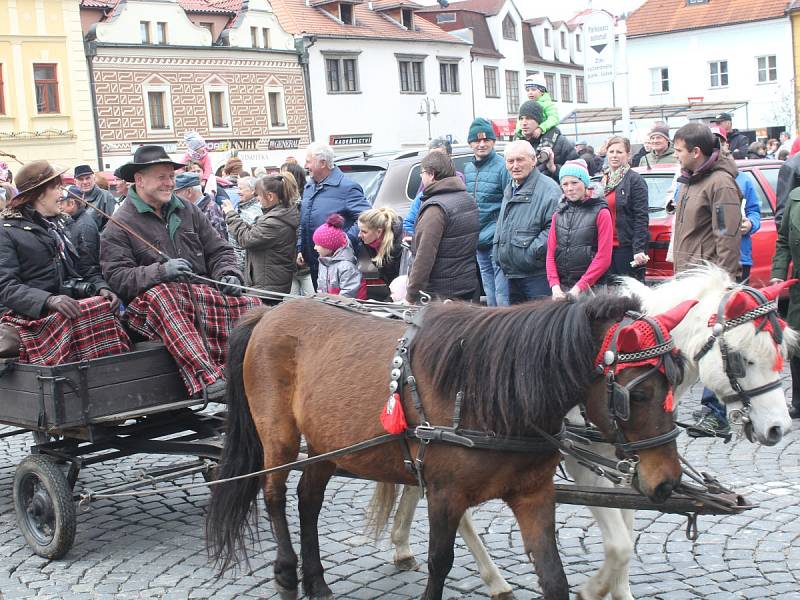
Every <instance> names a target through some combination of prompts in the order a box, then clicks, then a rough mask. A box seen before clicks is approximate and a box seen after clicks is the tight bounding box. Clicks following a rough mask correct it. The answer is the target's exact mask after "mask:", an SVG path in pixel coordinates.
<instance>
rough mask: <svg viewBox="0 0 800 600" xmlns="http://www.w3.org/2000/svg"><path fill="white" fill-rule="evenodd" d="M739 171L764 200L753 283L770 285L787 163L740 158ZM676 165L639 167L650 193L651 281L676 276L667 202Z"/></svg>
mask: <svg viewBox="0 0 800 600" xmlns="http://www.w3.org/2000/svg"><path fill="white" fill-rule="evenodd" d="M736 164H737V166H738V167H739V172H740V173H744V174H745V175H746V176H747V177H749V178H750V179H751V183H752V184H753V187H754V188H755V190H756V194H757V195H758V199H759V201H760V202H761V228H760V229H759V230H758V231H757V232H756V233H754V234H753V237H752V239H753V267H752V269H751V271H750V283H751V284H752V285H754V286H762V285H766V284H767V283H768V282H769V274H770V270H771V269H772V257H773V256H774V255H775V239H776V238H777V232H776V230H775V188H776V186H777V182H778V170H779V169H780V168H781V165H782V164H783V162H781V161H779V160H737V161H736ZM675 169H676V166H675V165H670V166H668V167H667V166H659V167H656V168H653V169H646V168H644V167H637V168H636V169H635V170H636V171H637V172H638V173H639V174H640V175H641V176H642V177H644V180H645V181H646V182H647V187H648V190H649V192H650V249H649V250H648V254H649V255H650V262H649V263H647V282H648V283H657V282H659V281H661V280H663V279H668V278H670V277H672V275H673V270H672V263H670V262H667V260H666V257H667V248H668V247H669V238H670V235H671V232H672V219H673V217H672V215H669V214H667V212H666V210H665V208H664V205H665V203H666V199H667V192H668V190H669V188H670V186H671V184H672V178H673V176H674V175H675Z"/></svg>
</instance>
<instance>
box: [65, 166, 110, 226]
mask: <svg viewBox="0 0 800 600" xmlns="http://www.w3.org/2000/svg"><path fill="white" fill-rule="evenodd" d="M74 176H75V185H73V186H70V188H69V193H70V194H75V195H76V196H78V197H79V198H81V200H83V201H84V202H88V203H89V204H90V205H91V206H92V207H95V208H99V209H100V210H102V211H103V212H104V213H105V214H107V215H110V214H112V213H113V212H114V209H115V208H116V207H117V201H116V200H115V199H114V194H112V193H111V192H109V191H108V190H104V189H103V188H101V187H99V186H98V185H97V182H96V180H95V176H94V171H93V170H92V167H90V166H89V165H78V166H77V167H75V171H74ZM92 216H93V217H94V220H95V222H96V223H97V228H98V229H101V230H102V229H103V227H105V225H106V222H107V221H108V219H107V218H106V217H105V216H104V215H102V214H101V213H100V212H99V211H93V214H92Z"/></svg>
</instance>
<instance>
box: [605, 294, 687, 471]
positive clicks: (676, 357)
mask: <svg viewBox="0 0 800 600" xmlns="http://www.w3.org/2000/svg"><path fill="white" fill-rule="evenodd" d="M695 304H697V300H687V301H685V302H682V303H681V304H679V305H678V306H676V307H675V308H673V309H672V310H671V311H669V312H667V313H664V314H662V315H658V316H655V317H649V316H647V315H641V314H638V313H633V312H630V313H627V314H626V315H625V317H624V318H623V320H622V321H620V322H619V323H617V324H616V325H614V326H613V327H611V328H610V329H609V330H608V332H607V333H606V336H605V339H604V340H603V345H602V346H601V347H600V352H599V353H598V355H597V358H596V360H595V364H596V368H597V372H598V374H600V375H603V376H605V378H606V388H607V398H608V413H609V417H610V419H609V420H610V422H611V426H612V428H613V430H614V435H615V437H616V439H617V441H616V442H615V443H614V445H615V447H616V448H617V451H618V452H619V453H621V454H623V455H625V456H626V457H629V458H630V457H632V456H634V455H635V453H636V452H637V451H639V450H644V449H646V448H654V447H656V446H661V445H663V444H667V443H669V442H671V441H672V440H674V439H675V438H677V437H678V435H679V434H680V429H679V428H678V427H677V426H675V427H673V428H672V430H670V431H668V432H667V433H664V434H661V435H657V436H653V437H650V438H646V439H643V440H639V441H636V442H629V441H628V440H627V438H626V437H625V433H624V432H623V431H622V428H621V427H620V422H626V421H627V420H628V419H629V418H630V393H631V391H632V390H633V389H634V388H635V387H636V386H637V385H639V384H641V383H642V382H643V381H645V380H646V379H648V378H649V377H651V376H652V375H654V374H655V373H662V374H663V375H664V376H665V377H666V378H667V381H668V383H669V386H670V389H669V391H668V394H667V397H666V399H665V400H664V407H663V408H664V411H666V412H670V413H671V412H673V410H674V408H675V403H674V399H673V395H672V389H673V388H674V387H675V386H677V385H678V384H679V383H680V382H681V379H682V378H683V368H682V364H681V361H680V353H679V352H678V351H677V350H676V349H675V343H674V342H673V340H672V336H671V335H670V333H669V332H670V330H671V329H672V328H673V327H675V325H677V324H678V323H679V322H680V321H681V320H682V319H683V317H684V316H686V313H687V312H688V311H689V310H690V309H691V308H692V307H693V306H694V305H695ZM645 344H650V345H645ZM645 365H651V368H650V369H648V370H647V371H646V372H644V373H642V374H641V375H638V376H637V377H635V378H634V379H632V380H631V381H629V382H628V383H627V384H624V385H623V384H621V383H619V382H618V381H617V378H618V376H619V374H620V373H621V372H622V371H623V370H625V369H629V368H633V367H642V366H645Z"/></svg>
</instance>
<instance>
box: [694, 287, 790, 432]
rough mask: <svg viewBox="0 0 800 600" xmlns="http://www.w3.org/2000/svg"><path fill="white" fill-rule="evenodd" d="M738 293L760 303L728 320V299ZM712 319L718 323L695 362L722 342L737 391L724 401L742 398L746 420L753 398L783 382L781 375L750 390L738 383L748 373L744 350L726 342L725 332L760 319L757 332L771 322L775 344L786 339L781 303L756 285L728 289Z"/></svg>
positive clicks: (725, 362) (727, 370)
mask: <svg viewBox="0 0 800 600" xmlns="http://www.w3.org/2000/svg"><path fill="white" fill-rule="evenodd" d="M739 292H742V293H745V294H748V295H749V296H750V297H752V298H753V299H754V300H755V301H756V302H758V306H756V307H755V308H753V309H751V310H749V311H747V312H746V313H744V314H743V315H741V316H739V317H735V318H733V319H729V320H727V321H726V320H725V307H726V305H727V304H728V300H729V299H730V298H731V296H732V295H733V294H734V293H739ZM712 318H714V319H716V322H715V323H714V324H713V325H712V326H711V336H710V337H709V338H708V340H707V341H706V343H705V344H703V347H702V348H700V351H699V352H698V353H697V354H695V355H694V361H695V362H699V361H700V359H701V358H703V357H704V356H705V355H706V354H707V353H708V352H709V350H711V348H713V347H714V344H715V343H716V344H717V345H719V352H720V354H721V355H722V366H723V368H724V370H725V375H726V377H727V378H728V382H729V383H730V386H731V389H733V391H734V394H732V395H730V396H725V397H724V398H722V400H723V401H726V400H732V399H733V400H736V399H738V400H741V402H742V405H743V406H744V409H743V410H742V411H741V412H742V417H743V418H745V419H746V418H747V414H748V413H749V412H750V404H751V401H752V399H753V398H755V397H756V396H760V395H762V394H766V393H767V392H771V391H772V390H777V389H781V388H782V385H781V381H780V378H778V379H776V380H775V381H773V382H771V383H767V384H765V385H762V386H759V387H755V388H751V389H749V390H746V389H744V388H743V387H742V385H741V384H740V383H739V380H740V379H742V378H744V376H745V375H746V362H745V359H744V357H743V356H742V354H741V352H738V351H736V350H731V349H730V346H728V344H727V342H726V341H725V332H726V331H730V330H731V329H733V328H734V327H738V326H739V325H744V324H745V323H749V322H750V321H755V320H756V319H761V323H759V324H758V325H756V333H759V332H760V331H762V330H763V329H764V328H765V327H766V326H767V324H768V323H769V324H770V329H771V330H772V331H771V332H770V333H771V334H772V340H773V341H774V342H775V344H777V345H780V344H781V343H782V342H783V327H782V326H781V321H780V319H779V317H778V302H777V300H772V301H770V300H769V299H767V297H766V296H765V295H764V294H763V293H762V292H761V291H759V290H757V289H755V288H752V287H749V286H742V287H737V288H733V289H730V290H728V292H726V293H725V295H724V296H722V299H721V300H720V302H719V307H718V308H717V314H716V315H715V316H714V317H712Z"/></svg>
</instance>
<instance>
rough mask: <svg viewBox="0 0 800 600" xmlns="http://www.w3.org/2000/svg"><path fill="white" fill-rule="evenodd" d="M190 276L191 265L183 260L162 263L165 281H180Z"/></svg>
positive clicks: (177, 259)
mask: <svg viewBox="0 0 800 600" xmlns="http://www.w3.org/2000/svg"><path fill="white" fill-rule="evenodd" d="M191 274H192V265H191V263H190V262H189V261H188V260H186V259H185V258H170V259H169V260H168V261H167V262H165V263H164V280H165V281H182V280H185V279H186V278H187V277H188V276H189V275H191Z"/></svg>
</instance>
